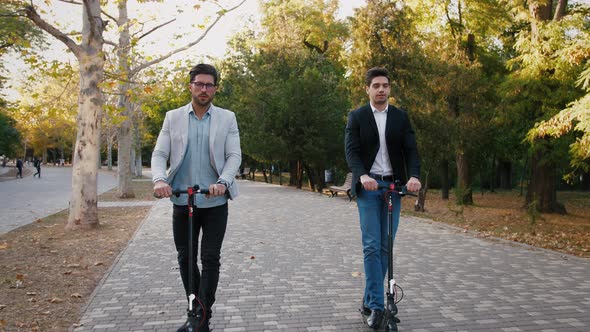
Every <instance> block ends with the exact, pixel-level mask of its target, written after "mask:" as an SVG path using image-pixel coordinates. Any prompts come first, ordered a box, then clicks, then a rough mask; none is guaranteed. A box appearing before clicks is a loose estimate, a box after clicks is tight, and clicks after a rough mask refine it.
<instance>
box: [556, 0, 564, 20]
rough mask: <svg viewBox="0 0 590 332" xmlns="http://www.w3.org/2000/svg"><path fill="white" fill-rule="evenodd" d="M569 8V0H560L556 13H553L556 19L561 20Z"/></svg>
mask: <svg viewBox="0 0 590 332" xmlns="http://www.w3.org/2000/svg"><path fill="white" fill-rule="evenodd" d="M566 8H567V0H559V2H558V3H557V7H556V8H555V14H554V15H553V20H554V21H559V20H561V19H562V18H563V17H564V16H565V9H566Z"/></svg>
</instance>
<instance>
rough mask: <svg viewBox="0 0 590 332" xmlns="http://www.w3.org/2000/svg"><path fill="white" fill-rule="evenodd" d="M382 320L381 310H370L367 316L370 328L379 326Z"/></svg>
mask: <svg viewBox="0 0 590 332" xmlns="http://www.w3.org/2000/svg"><path fill="white" fill-rule="evenodd" d="M382 320H383V310H372V311H371V315H370V316H369V318H367V325H369V327H370V328H372V329H376V328H379V326H381V321H382Z"/></svg>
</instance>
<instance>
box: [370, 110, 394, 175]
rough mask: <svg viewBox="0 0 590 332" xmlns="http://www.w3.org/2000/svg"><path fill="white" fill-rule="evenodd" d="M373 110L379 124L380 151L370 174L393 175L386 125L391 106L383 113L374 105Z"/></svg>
mask: <svg viewBox="0 0 590 332" xmlns="http://www.w3.org/2000/svg"><path fill="white" fill-rule="evenodd" d="M371 109H372V110H373V116H374V117H375V122H376V123H377V130H378V131H379V151H377V156H376V157H375V161H374V162H373V166H371V170H370V171H369V172H371V173H373V174H379V175H393V169H392V168H391V162H390V160H389V153H387V142H386V140H385V125H386V124H387V111H388V109H389V104H388V105H387V106H386V107H385V110H383V111H380V110H378V109H377V108H376V107H375V106H373V104H371Z"/></svg>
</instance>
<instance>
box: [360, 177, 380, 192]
mask: <svg viewBox="0 0 590 332" xmlns="http://www.w3.org/2000/svg"><path fill="white" fill-rule="evenodd" d="M361 184H362V185H363V188H364V189H365V190H370V191H375V190H377V189H379V184H378V183H377V180H375V179H373V178H372V177H370V176H368V175H367V174H364V175H361Z"/></svg>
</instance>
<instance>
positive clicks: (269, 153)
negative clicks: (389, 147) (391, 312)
mask: <svg viewBox="0 0 590 332" xmlns="http://www.w3.org/2000/svg"><path fill="white" fill-rule="evenodd" d="M334 3H335V2H334V1H331V2H330V3H329V5H325V4H324V3H323V2H322V1H315V0H314V1H268V2H266V3H265V4H264V6H263V8H265V13H264V15H265V16H264V18H263V26H264V27H265V30H264V33H263V34H261V35H259V36H257V35H256V34H255V33H254V32H252V31H246V32H243V33H242V34H240V35H237V36H236V37H235V38H234V40H233V41H232V43H231V51H230V56H229V58H228V59H226V60H225V61H224V63H223V65H222V66H221V67H222V71H223V76H224V77H225V79H224V82H223V90H222V92H221V93H220V94H218V98H219V100H220V103H223V104H224V105H227V106H228V107H229V108H230V109H232V110H233V111H235V112H236V114H237V117H238V124H239V126H240V134H241V142H242V150H243V152H244V153H245V154H247V155H249V156H252V157H254V158H255V159H256V160H257V161H259V162H271V161H283V162H287V161H290V160H298V161H302V162H304V163H306V164H307V165H309V166H311V167H317V168H321V167H327V166H332V165H333V164H335V163H336V161H340V162H342V160H343V153H342V152H343V150H344V147H343V140H344V138H343V135H344V125H345V118H346V113H347V111H348V109H349V106H348V102H347V90H346V84H345V79H344V73H345V69H344V67H343V66H342V65H341V64H340V63H339V61H337V60H335V59H334V57H335V55H336V54H339V51H340V44H339V42H338V39H332V36H333V35H332V34H333V33H335V31H342V29H341V28H342V25H341V24H340V23H338V22H336V21H334V18H333V13H334V11H335V7H334V6H333V5H334ZM311 4H313V6H311ZM281 18H288V19H287V20H286V21H283V20H282V19H281ZM257 39H258V40H261V42H259V43H257V42H256V40H257ZM320 41H322V42H321V43H320ZM323 41H328V46H327V48H325V47H324V46H325V43H323ZM332 41H335V42H334V43H332ZM310 45H311V46H310Z"/></svg>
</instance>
